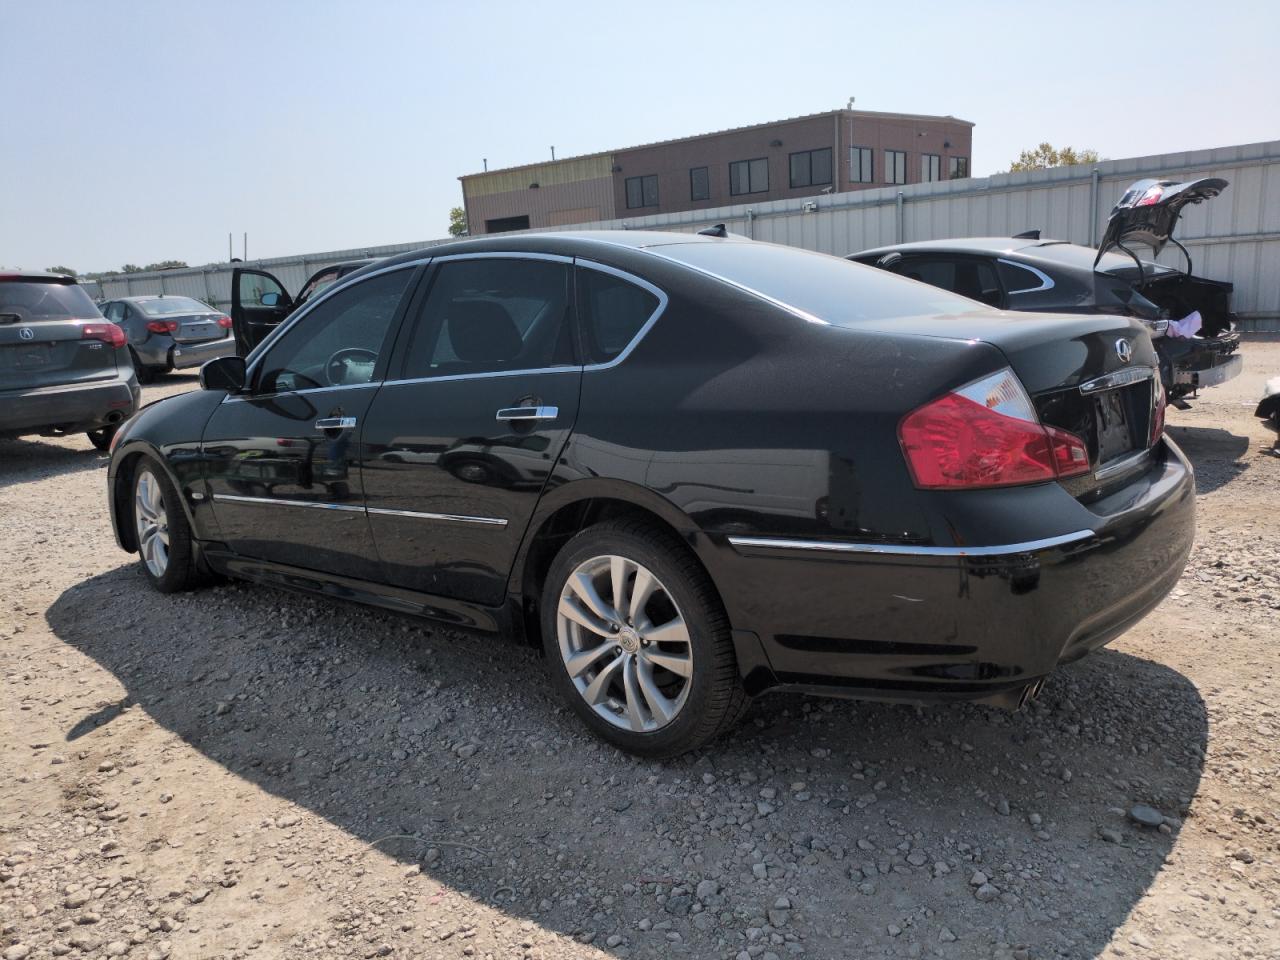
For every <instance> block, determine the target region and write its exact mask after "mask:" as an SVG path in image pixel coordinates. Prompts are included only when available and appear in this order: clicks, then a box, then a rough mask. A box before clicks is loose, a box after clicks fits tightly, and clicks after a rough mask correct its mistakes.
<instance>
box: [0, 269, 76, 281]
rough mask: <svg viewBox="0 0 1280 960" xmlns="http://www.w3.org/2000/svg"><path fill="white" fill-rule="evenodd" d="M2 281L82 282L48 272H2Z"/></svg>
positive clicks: (64, 275)
mask: <svg viewBox="0 0 1280 960" xmlns="http://www.w3.org/2000/svg"><path fill="white" fill-rule="evenodd" d="M0 280H50V281H52V282H54V283H67V284H71V283H79V282H80V281H79V280H77V279H76V278H75V277H69V276H67V275H66V274H65V273H50V272H49V271H48V270H0Z"/></svg>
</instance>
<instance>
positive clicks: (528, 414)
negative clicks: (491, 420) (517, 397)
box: [495, 407, 560, 421]
mask: <svg viewBox="0 0 1280 960" xmlns="http://www.w3.org/2000/svg"><path fill="white" fill-rule="evenodd" d="M558 416H560V408H559V407H503V408H502V409H501V410H499V411H498V414H497V417H496V418H495V419H498V420H517V421H520V420H522V421H531V420H554V419H555V418H556V417H558Z"/></svg>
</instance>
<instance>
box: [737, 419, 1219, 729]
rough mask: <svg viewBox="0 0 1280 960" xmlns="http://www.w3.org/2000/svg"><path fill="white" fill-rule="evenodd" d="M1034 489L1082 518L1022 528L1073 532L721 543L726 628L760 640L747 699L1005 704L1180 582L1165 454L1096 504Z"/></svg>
mask: <svg viewBox="0 0 1280 960" xmlns="http://www.w3.org/2000/svg"><path fill="white" fill-rule="evenodd" d="M1053 486H1055V487H1056V485H1053ZM1018 493H1019V491H1012V490H1011V491H1007V494H1008V495H1009V496H1008V497H1007V507H1006V509H1008V510H1019V506H1018V503H1017V500H1018V497H1017V494H1018ZM1040 493H1041V495H1042V496H1043V495H1045V494H1050V495H1056V493H1061V495H1062V496H1063V497H1065V498H1066V499H1067V500H1070V501H1071V504H1072V505H1074V507H1075V508H1077V509H1075V510H1072V509H1071V507H1069V506H1066V505H1064V506H1063V507H1062V510H1061V511H1060V513H1059V514H1058V516H1052V517H1050V516H1046V515H1044V514H1043V513H1041V514H1040V515H1039V516H1037V515H1036V514H1035V513H1030V514H1029V515H1028V518H1027V521H1028V522H1036V523H1041V524H1044V523H1047V522H1055V521H1060V520H1066V521H1067V522H1068V523H1071V524H1072V525H1075V526H1077V529H1075V530H1068V531H1067V532H1065V533H1050V534H1049V535H1047V536H1043V537H1039V538H1028V539H1027V540H1026V541H1021V540H1020V541H1017V542H1010V543H1006V544H1003V545H996V546H992V547H976V548H961V547H914V546H901V547H898V546H891V547H888V548H885V547H877V546H876V545H869V544H849V543H847V542H846V543H841V542H839V541H834V542H833V541H787V540H783V539H781V538H774V537H745V536H730V537H728V538H727V544H726V546H727V548H728V549H730V550H732V551H733V554H732V556H731V557H730V556H729V555H724V558H723V561H722V562H721V563H719V564H717V567H718V568H719V569H718V570H717V571H716V574H715V576H716V580H717V583H720V584H723V583H724V578H725V577H726V576H727V577H728V578H730V579H729V585H728V586H727V587H726V588H724V589H722V594H723V595H724V597H725V603H726V607H727V608H728V611H729V616H730V619H731V621H732V623H733V626H734V627H735V628H736V629H737V630H738V631H743V632H749V633H751V634H754V635H755V636H756V637H758V638H759V644H760V650H761V653H762V655H763V656H762V658H761V662H760V663H759V664H756V665H755V670H754V673H755V675H754V676H747V677H746V680H747V683H748V686H749V687H751V688H752V692H762V691H763V690H765V689H767V688H769V687H770V686H781V687H784V688H791V689H806V690H811V691H813V692H818V693H824V694H836V695H845V696H853V697H858V698H862V699H889V700H914V701H930V700H953V699H965V700H984V701H988V702H996V703H1002V704H1006V705H1010V706H1015V705H1016V704H1017V703H1018V702H1020V700H1021V698H1022V697H1023V695H1024V694H1025V693H1026V692H1027V690H1028V689H1029V688H1031V687H1033V686H1034V685H1035V684H1037V683H1039V682H1040V681H1041V680H1043V678H1044V677H1045V676H1047V675H1048V674H1049V673H1050V672H1052V670H1053V669H1054V668H1055V667H1056V666H1057V665H1058V664H1060V663H1065V662H1068V661H1071V660H1074V659H1076V658H1078V657H1081V656H1083V655H1085V654H1086V653H1088V652H1089V651H1091V650H1094V649H1097V648H1098V647H1100V646H1102V645H1104V644H1106V643H1108V642H1109V641H1111V640H1112V639H1114V638H1115V637H1116V636H1118V635H1119V634H1121V633H1123V632H1124V631H1125V630H1127V629H1129V627H1131V626H1132V625H1133V624H1135V623H1136V622H1137V621H1138V620H1140V619H1141V618H1142V617H1143V616H1144V615H1146V614H1147V613H1148V612H1150V610H1151V609H1152V608H1154V607H1155V606H1156V605H1157V604H1158V603H1159V602H1160V600H1161V599H1162V598H1163V597H1164V596H1165V594H1166V593H1168V591H1169V590H1170V589H1171V588H1172V587H1173V585H1174V584H1175V583H1176V582H1177V580H1178V577H1179V576H1180V575H1181V573H1182V570H1183V567H1184V566H1185V565H1186V560H1187V556H1188V554H1189V552H1190V550H1191V543H1192V539H1193V536H1194V532H1195V483H1194V477H1193V474H1192V471H1191V468H1190V465H1189V464H1188V463H1187V461H1186V460H1185V458H1184V457H1183V456H1182V454H1181V452H1180V451H1179V450H1177V448H1176V447H1175V446H1173V445H1172V443H1169V444H1167V447H1166V450H1165V453H1164V455H1163V456H1162V457H1161V458H1160V460H1159V462H1155V463H1153V464H1152V465H1151V467H1150V468H1149V469H1148V470H1146V471H1145V472H1144V474H1143V475H1142V476H1141V477H1139V478H1136V479H1135V480H1133V481H1132V482H1129V483H1126V484H1125V486H1124V488H1123V490H1121V491H1119V492H1117V493H1115V494H1112V495H1111V496H1110V497H1108V498H1107V499H1106V500H1104V501H1100V502H1099V503H1097V504H1094V505H1092V508H1085V507H1083V506H1081V505H1080V504H1078V503H1076V501H1074V499H1072V498H1070V497H1069V495H1068V494H1066V492H1065V491H1064V490H1061V488H1058V490H1057V491H1056V492H1055V491H1045V490H1042V491H1040ZM1108 501H1109V502H1108ZM771 541H772V542H771ZM798 544H804V545H803V546H798ZM744 672H745V671H744Z"/></svg>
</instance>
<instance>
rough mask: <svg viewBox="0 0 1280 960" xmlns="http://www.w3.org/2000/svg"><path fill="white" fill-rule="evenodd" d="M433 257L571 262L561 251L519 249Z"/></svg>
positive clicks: (441, 258) (444, 258)
mask: <svg viewBox="0 0 1280 960" xmlns="http://www.w3.org/2000/svg"><path fill="white" fill-rule="evenodd" d="M433 259H434V260H435V262H436V263H445V262H447V261H449V260H550V261H551V262H553V263H567V264H572V263H573V257H570V256H566V255H564V254H562V253H537V252H536V251H530V252H527V253H526V252H524V251H521V250H510V251H499V250H486V251H483V252H480V253H447V254H445V255H444V256H442V257H434V258H433Z"/></svg>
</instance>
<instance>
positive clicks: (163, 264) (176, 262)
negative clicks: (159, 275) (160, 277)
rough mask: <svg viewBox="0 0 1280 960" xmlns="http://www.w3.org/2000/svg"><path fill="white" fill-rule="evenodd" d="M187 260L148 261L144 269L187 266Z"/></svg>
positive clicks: (169, 268)
mask: <svg viewBox="0 0 1280 960" xmlns="http://www.w3.org/2000/svg"><path fill="white" fill-rule="evenodd" d="M186 265H187V261H185V260H161V261H160V262H159V263H148V264H147V265H146V266H145V267H143V268H142V269H143V270H176V269H177V268H178V267H185V266H186Z"/></svg>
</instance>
